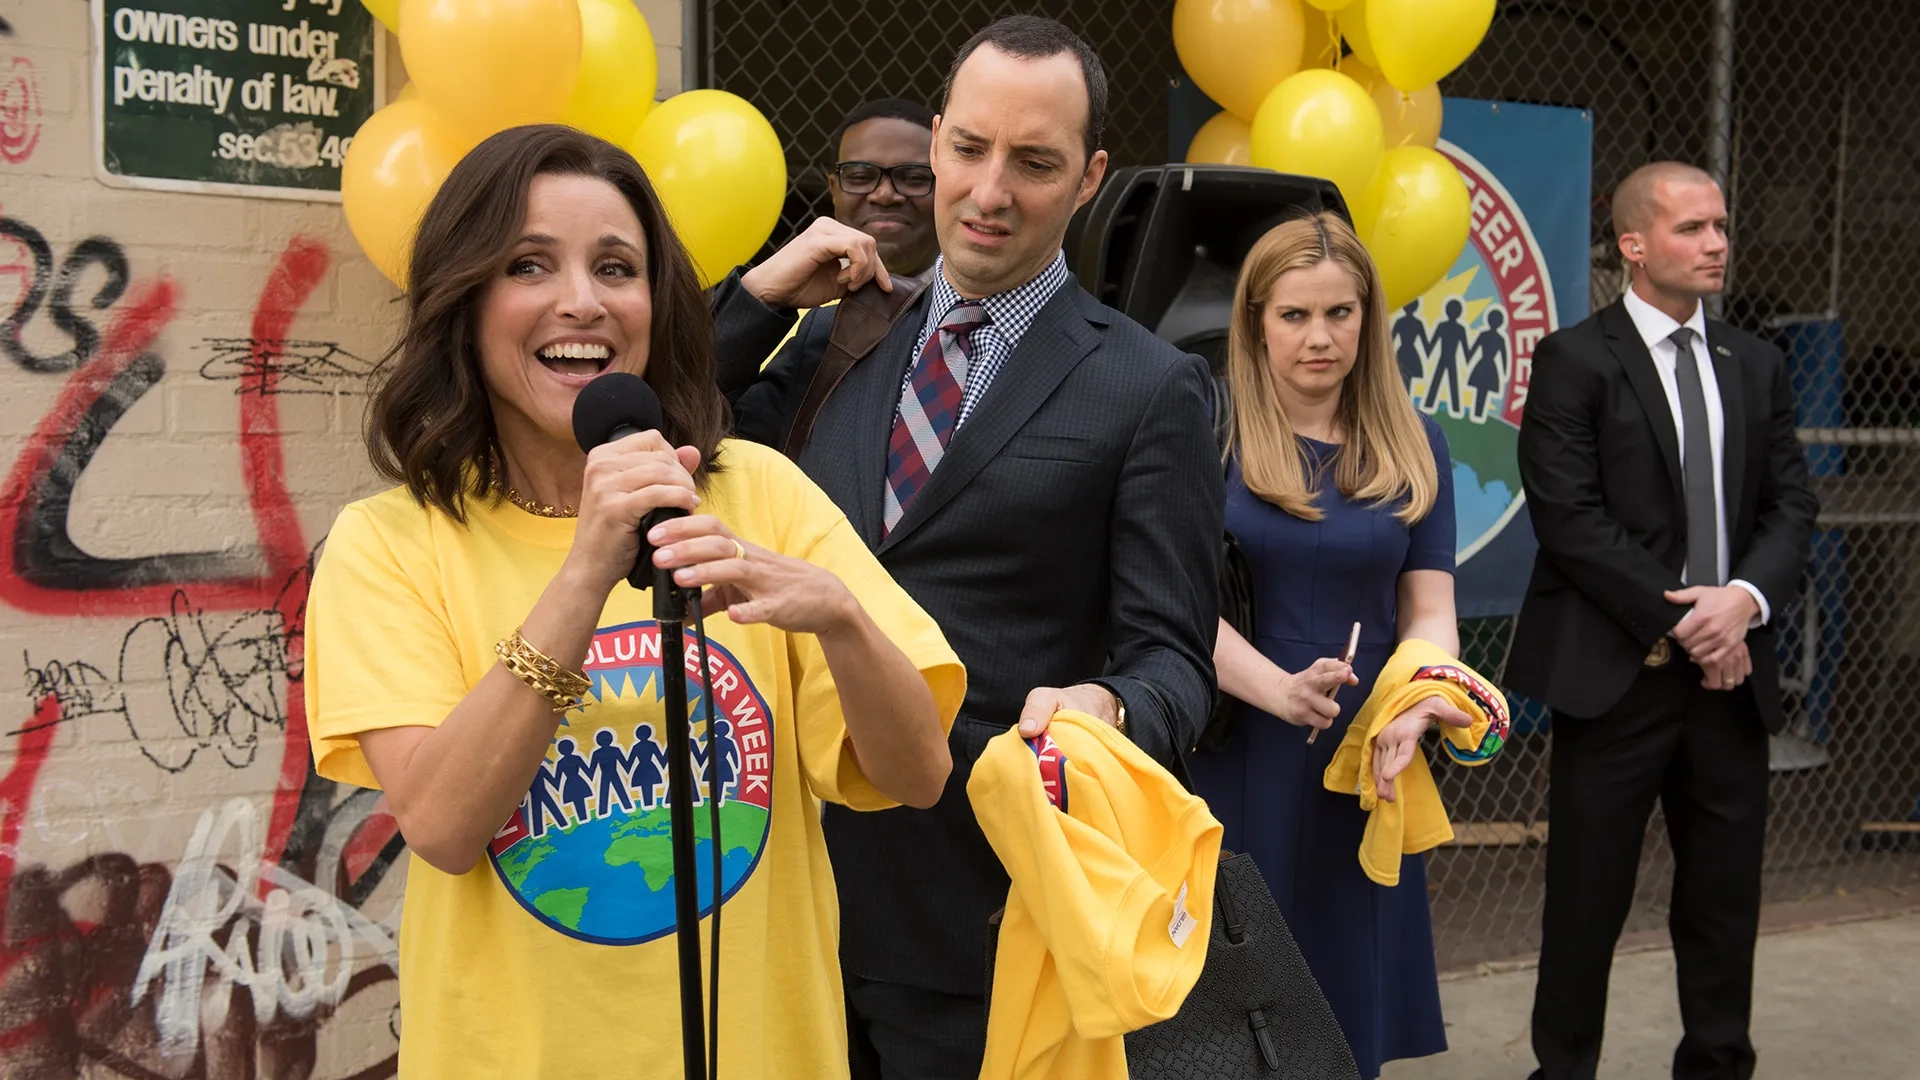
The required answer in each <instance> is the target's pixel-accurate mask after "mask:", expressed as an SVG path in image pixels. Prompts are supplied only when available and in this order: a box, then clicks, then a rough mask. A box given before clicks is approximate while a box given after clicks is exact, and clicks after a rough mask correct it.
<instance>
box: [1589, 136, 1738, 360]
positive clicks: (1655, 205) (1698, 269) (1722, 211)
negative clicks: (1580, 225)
mask: <svg viewBox="0 0 1920 1080" xmlns="http://www.w3.org/2000/svg"><path fill="white" fill-rule="evenodd" d="M1613 225H1614V231H1615V232H1616V233H1617V234H1618V236H1619V244H1620V257H1621V258H1623V259H1625V260H1626V261H1627V265H1628V266H1629V267H1631V268H1632V271H1633V277H1634V282H1633V288H1634V291H1635V292H1636V293H1638V294H1639V296H1640V298H1641V299H1642V300H1645V301H1646V302H1647V303H1649V304H1652V305H1653V306H1654V307H1656V308H1659V309H1660V310H1661V311H1663V312H1665V313H1666V314H1668V315H1671V316H1672V317H1673V318H1674V321H1676V322H1679V321H1682V320H1684V319H1685V318H1686V317H1687V315H1688V314H1689V313H1691V312H1692V311H1693V309H1694V308H1695V307H1696V306H1698V305H1699V302H1700V298H1701V297H1704V296H1711V295H1713V294H1715V293H1718V292H1719V291H1720V290H1721V289H1723V288H1725V287H1726V283H1727V201H1726V199H1725V197H1724V196H1722V195H1721V193H1720V185H1719V184H1716V183H1714V181H1713V177H1711V176H1708V175H1707V173H1706V171H1705V170H1703V169H1699V168H1696V167H1694V166H1692V165H1686V164H1683V163H1681V162H1678V161H1656V162H1654V163H1653V164H1651V165H1642V166H1641V167H1640V168H1638V169H1635V170H1634V171H1633V172H1632V173H1631V174H1629V175H1628V176H1627V178H1626V179H1625V180H1622V181H1621V182H1620V186H1619V187H1618V188H1616V189H1614V193H1613Z"/></svg>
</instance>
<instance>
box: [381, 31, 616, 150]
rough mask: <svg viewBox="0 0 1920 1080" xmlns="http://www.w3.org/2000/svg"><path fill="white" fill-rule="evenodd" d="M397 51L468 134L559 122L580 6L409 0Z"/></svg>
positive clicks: (576, 46) (575, 66) (425, 92)
mask: <svg viewBox="0 0 1920 1080" xmlns="http://www.w3.org/2000/svg"><path fill="white" fill-rule="evenodd" d="M400 52H401V55H402V57H403V58H404V59H405V60H406V64H407V74H408V75H410V76H412V78H413V81H414V82H416V83H418V84H419V86H420V96H421V97H423V98H425V99H426V100H428V101H430V102H432V103H433V105H434V107H435V108H436V109H438V110H439V111H440V114H441V115H443V116H445V117H446V118H447V121H448V123H449V124H451V125H452V126H453V127H454V128H456V129H459V133H460V134H461V135H463V136H465V137H466V138H469V139H472V140H473V141H476V142H477V141H479V140H480V139H482V138H485V137H486V136H488V135H491V134H493V133H494V132H496V131H500V130H502V129H505V128H510V127H515V126H517V125H520V124H537V123H543V122H551V121H556V120H558V119H560V114H561V112H562V110H564V109H565V108H566V105H567V101H568V99H569V98H570V97H572V96H573V84H574V81H575V77H576V76H577V74H578V73H579V70H580V3H579V0H406V3H404V4H402V5H401V6H400ZM649 62H651V58H649Z"/></svg>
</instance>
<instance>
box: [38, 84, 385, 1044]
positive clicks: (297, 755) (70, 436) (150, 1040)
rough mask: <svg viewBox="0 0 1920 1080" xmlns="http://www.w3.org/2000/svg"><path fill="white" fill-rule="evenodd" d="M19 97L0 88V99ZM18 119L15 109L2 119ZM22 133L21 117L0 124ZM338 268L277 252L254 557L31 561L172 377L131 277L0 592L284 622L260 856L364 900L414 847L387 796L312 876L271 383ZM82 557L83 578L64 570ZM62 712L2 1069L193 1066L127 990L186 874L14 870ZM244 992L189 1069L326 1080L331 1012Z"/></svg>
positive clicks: (301, 545)
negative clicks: (30, 859)
mask: <svg viewBox="0 0 1920 1080" xmlns="http://www.w3.org/2000/svg"><path fill="white" fill-rule="evenodd" d="M3 76H4V72H3V71H0V77H3ZM11 100H12V99H10V98H6V97H4V96H0V105H5V104H6V103H8V102H10V101H11ZM36 108H37V105H36ZM11 115H12V114H11V113H0V122H4V121H6V120H7V119H8V118H9V117H10V116H11ZM36 115H37V114H36ZM7 132H10V129H0V133H7ZM36 137H37V133H36ZM30 149H31V148H30V147H29V152H30ZM330 263H331V256H330V253H329V252H328V250H327V248H326V246H325V245H324V244H323V243H322V242H320V241H318V240H316V239H313V238H310V237H296V238H295V239H294V240H293V241H292V242H291V243H290V244H289V245H288V247H287V249H286V250H285V251H284V252H282V253H281V255H280V257H279V259H278V260H277V261H276V263H275V265H274V267H273V269H272V271H271V272H270V273H269V275H268V277H267V280H266V283H265V285H264V286H263V288H262V291H261V295H260V298H259V301H258V303H257V304H256V305H255V308H254V312H253V318H252V323H251V339H252V341H253V343H254V344H253V346H252V348H253V350H254V353H255V355H254V356H253V358H252V360H253V362H251V363H249V364H248V365H247V372H246V374H244V375H243V377H242V383H241V388H242V389H241V392H240V393H238V394H236V395H235V400H236V401H237V402H238V410H239V431H240V435H239V450H240V465H241V472H242V476H243V478H244V480H245V484H246V489H247V492H248V496H249V502H250V505H251V509H252V514H253V519H254V523H255V529H256V531H257V533H258V536H259V552H258V555H257V556H255V557H253V558H254V560H255V562H254V564H249V565H251V569H248V570H245V571H242V572H235V571H233V570H230V569H228V570H224V572H222V570H223V568H224V567H228V566H231V565H232V564H231V563H230V562H229V563H225V564H222V563H216V562H215V561H214V560H212V559H203V560H201V561H200V562H197V563H196V562H194V561H193V560H192V558H191V557H189V558H187V559H178V558H172V559H170V558H167V557H160V558H150V559H146V560H144V561H141V560H123V562H137V563H139V565H138V566H137V567H135V568H134V569H133V570H128V569H127V568H126V567H124V566H111V565H105V564H108V563H112V562H113V560H97V559H92V557H90V556H88V555H86V553H85V552H80V551H76V550H71V549H73V548H74V545H72V544H71V542H70V541H68V542H67V543H66V549H67V550H62V551H56V552H55V555H56V556H57V557H58V558H60V559H65V560H67V561H65V562H54V563H47V564H46V565H50V566H52V568H53V569H52V571H51V572H49V571H48V570H47V569H46V566H44V565H43V566H40V567H36V566H34V565H33V564H32V563H31V557H39V558H41V559H42V561H43V563H45V562H46V558H47V556H45V555H44V554H41V555H39V556H32V555H31V544H30V543H29V541H32V542H35V543H41V542H43V541H44V540H45V538H46V537H47V536H48V535H50V534H49V531H48V525H47V522H48V521H49V520H52V521H53V522H54V524H57V525H58V531H57V536H56V539H58V540H61V541H66V540H67V538H66V534H65V532H64V517H65V514H66V510H67V504H66V500H67V498H68V497H69V495H70V492H71V488H72V482H73V480H74V478H75V476H76V475H77V474H78V472H80V471H81V470H84V468H85V467H86V464H87V462H88V460H90V458H91V455H92V453H93V450H94V449H95V448H97V446H98V444H99V443H100V441H101V440H102V439H104V438H105V437H106V436H107V435H108V433H109V431H110V429H111V426H112V424H113V423H114V421H116V420H117V419H118V418H119V416H120V415H122V414H123V413H124V412H125V411H126V408H127V407H128V406H129V405H130V404H131V403H132V402H133V401H134V400H137V399H138V397H139V396H140V395H142V394H144V393H145V392H146V391H147V390H149V389H151V388H152V387H153V386H154V385H155V384H156V383H157V382H158V380H159V378H160V377H161V375H162V374H163V373H164V370H165V365H164V362H163V361H161V360H160V359H159V356H158V353H157V351H156V349H155V343H156V341H157V340H158V338H159V337H160V335H161V333H162V331H163V330H164V329H165V328H166V327H167V326H168V324H169V323H170V322H171V321H172V319H173V318H174V316H175V314H176V313H177V311H178V308H179V306H180V292H181V289H180V287H179V286H178V285H177V284H176V283H175V282H174V281H172V280H171V279H169V278H167V277H165V276H161V277H159V278H157V279H155V280H151V281H148V282H144V283H140V284H137V285H135V286H134V287H133V288H132V289H130V290H128V292H127V294H126V295H127V299H126V303H124V304H122V305H119V306H118V307H117V308H116V310H115V314H114V317H113V318H112V320H111V322H110V323H109V324H108V325H107V326H106V328H105V331H104V333H102V334H101V335H100V336H99V340H98V347H97V348H96V349H93V350H92V351H91V352H90V353H89V352H88V351H87V350H86V349H85V348H84V347H82V346H81V345H80V343H79V341H78V338H76V355H80V356H84V357H85V361H84V363H81V364H80V366H78V367H77V368H75V369H74V370H73V371H72V373H71V374H70V375H68V376H67V378H66V382H65V385H64V386H63V387H62V389H61V392H60V394H59V395H58V397H57V399H56V400H55V402H54V404H53V405H52V406H51V407H50V408H49V409H48V411H47V413H46V415H45V416H44V417H43V418H42V420H41V421H40V423H39V424H38V425H37V426H36V428H35V430H34V431H33V432H32V434H31V435H30V436H29V438H28V439H27V443H26V446H25V447H24V448H23V450H22V451H21V453H20V455H19V457H18V458H17V459H16V461H15V462H14V464H13V467H12V469H11V470H10V471H9V473H8V476H7V480H6V487H5V490H4V493H0V602H4V603H6V604H9V605H11V606H13V607H15V608H17V609H20V610H23V611H27V612H32V613H36V614H43V615H55V616H60V615H66V616H98V615H109V614H120V615H133V616H141V617H148V616H169V617H179V615H180V608H181V606H182V605H185V604H186V603H187V598H186V594H185V593H184V592H183V591H182V590H183V588H184V587H186V586H189V585H190V586H191V608H192V613H193V615H194V616H195V617H198V616H200V615H204V614H206V613H210V612H253V613H255V614H256V617H257V616H258V614H259V613H262V612H265V613H270V614H271V615H273V616H277V620H278V621H279V622H280V623H282V624H283V625H284V627H285V634H284V637H276V638H273V639H271V640H272V641H273V644H272V646H271V647H272V648H275V649H281V648H284V650H285V664H284V671H283V672H282V675H283V677H287V683H286V685H287V698H288V700H287V701H286V703H285V706H286V707H285V713H284V715H285V718H286V725H285V732H284V745H283V748H282V758H281V762H280V768H279V770H278V777H277V782H276V785H275V791H274V793H273V799H272V811H271V816H270V818H269V820H268V825H267V829H266V833H267V836H266V843H265V845H264V855H265V862H277V863H278V864H279V865H280V868H281V869H280V870H278V871H275V872H276V873H282V874H284V873H287V872H291V873H293V874H295V875H299V876H304V877H305V878H306V879H308V880H314V881H315V882H316V883H317V884H319V885H321V887H322V888H327V887H331V888H332V889H333V892H334V894H335V895H336V896H338V897H340V898H341V899H342V900H343V901H344V902H346V903H349V904H351V905H353V906H355V907H357V906H358V905H359V904H360V903H361V902H362V901H363V900H364V899H365V897H366V895H367V894H368V893H369V892H371V890H372V889H373V888H374V887H375V886H376V885H377V884H378V882H379V881H380V879H381V878H382V876H383V875H384V873H385V870H386V868H387V867H388V866H390V865H391V864H392V862H393V860H394V858H395V857H397V855H398V854H399V851H400V850H401V847H402V845H403V844H404V841H403V840H401V838H400V837H399V834H398V829H397V826H396V824H395V822H394V820H393V818H392V817H391V815H389V814H387V813H386V812H384V811H383V810H381V809H379V808H378V806H377V805H376V806H374V808H373V809H372V810H371V811H370V812H367V811H365V807H366V806H367V805H368V804H367V803H365V802H363V803H361V804H360V805H361V807H362V812H366V818H365V820H364V821H360V822H358V823H357V824H355V825H353V826H352V827H351V829H350V830H349V831H348V832H347V834H346V837H345V843H344V846H343V848H342V850H341V854H340V860H339V865H338V866H336V867H328V868H325V869H326V870H327V871H329V872H331V873H332V874H333V876H334V880H332V881H323V880H320V879H319V878H320V875H319V874H318V873H317V872H316V871H319V870H320V869H322V868H320V867H319V866H318V865H317V864H318V857H317V856H318V848H319V841H320V836H321V834H322V833H324V832H325V831H326V830H328V829H329V828H331V827H332V825H331V824H330V823H331V822H333V821H336V820H339V819H338V818H336V817H334V816H333V815H334V814H336V813H337V811H338V809H339V808H338V807H337V806H336V803H337V802H338V800H337V799H336V797H335V794H334V791H335V789H334V785H332V784H331V783H330V782H327V781H324V780H321V779H319V778H318V777H317V776H315V775H314V774H313V772H312V767H311V762H310V756H309V752H308V747H307V732H306V721H305V713H304V707H303V700H302V695H301V692H300V686H299V683H298V678H299V672H300V671H301V660H302V657H301V656H300V651H301V648H302V634H301V631H302V626H301V623H302V621H303V620H304V615H305V605H306V594H307V581H308V573H309V571H310V566H309V559H310V546H309V544H308V541H307V540H306V538H305V536H304V535H303V533H302V530H301V528H300V523H299V518H298V516H297V515H296V513H295V510H294V505H293V500H292V497H291V495H290V493H289V491H288V489H287V482H286V466H285V458H284V455H283V450H282V445H281V435H280V419H279V412H278V404H277V402H278V397H277V395H276V393H275V389H276V384H277V382H278V380H279V378H280V372H279V365H277V364H275V363H273V362H272V361H273V359H274V357H273V356H271V355H268V354H269V353H272V352H273V350H275V349H277V348H279V347H280V346H281V345H282V344H283V343H284V342H285V341H286V339H287V338H288V337H289V331H290V330H291V328H292V326H293V323H294V320H295V319H296V317H297V316H298V314H299V312H300V310H301V309H302V307H303V306H304V305H305V304H306V302H307V300H308V299H309V298H310V297H311V296H312V294H313V292H314V290H315V289H316V288H317V287H318V286H319V285H320V283H321V282H322V281H323V280H324V279H325V276H326V273H327V270H328V268H329V266H330ZM123 280H124V279H123ZM97 306H105V305H104V304H101V305H97ZM36 523H38V526H37V527H38V531H35V528H36ZM43 546H45V545H44V544H43ZM58 546H59V545H57V544H56V545H54V547H58ZM208 567H213V568H214V572H209V571H208ZM72 568H79V570H80V571H82V572H80V573H73V574H68V575H67V576H65V577H63V576H62V572H63V571H65V570H69V569H72ZM289 673H290V677H289ZM63 722H64V723H72V722H75V721H74V720H73V719H72V718H71V717H64V716H63V715H62V706H61V701H60V699H59V698H58V697H56V696H54V695H51V694H49V695H48V696H47V697H45V698H44V699H42V700H41V702H40V703H39V706H38V708H37V709H36V711H35V713H34V715H33V717H32V719H31V720H30V721H29V722H28V723H27V724H25V725H23V726H22V727H21V728H20V729H19V731H17V732H15V733H14V734H15V735H17V736H18V739H17V742H15V743H14V744H13V746H12V747H11V749H13V750H14V751H15V754H14V760H13V763H12V766H11V768H10V769H9V771H8V772H7V774H6V775H5V777H3V778H0V919H4V921H3V922H0V1075H6V1076H23V1077H52V1076H71V1075H76V1074H77V1073H78V1072H79V1071H81V1070H82V1069H84V1068H86V1067H87V1063H89V1062H91V1063H96V1064H97V1065H99V1066H104V1067H105V1068H106V1069H108V1070H111V1071H113V1072H115V1073H117V1074H120V1075H125V1076H129V1077H142V1078H144V1077H158V1076H162V1075H166V1076H180V1075H182V1074H181V1073H180V1072H179V1069H180V1067H181V1063H179V1062H177V1061H173V1060H163V1059H162V1057H161V1056H156V1054H157V1051H156V1047H157V1046H159V1045H160V1042H161V1040H160V1035H159V1032H158V1030H157V1028H156V1026H155V1014H154V1004H153V999H152V997H151V996H149V997H148V998H147V999H146V1000H144V1001H137V1000H136V999H135V997H134V996H133V995H131V994H130V993H129V989H130V988H131V987H133V986H134V985H135V984H136V980H137V979H138V978H139V976H138V975H137V974H136V973H137V972H138V971H139V970H140V968H141V965H142V959H143V956H144V955H145V954H146V952H147V951H148V948H149V944H150V942H153V941H155V940H156V937H155V934H156V928H157V927H158V926H159V925H160V920H161V919H162V916H163V911H164V906H165V903H166V900H167V897H168V896H169V892H170V890H171V889H172V888H173V886H174V876H173V871H171V870H170V869H169V868H168V867H167V866H166V865H163V864H159V863H144V864H143V863H139V862H137V861H136V860H134V859H133V858H131V857H130V856H127V855H122V854H105V855H89V856H87V857H86V858H83V859H81V860H80V861H79V862H76V863H74V864H72V865H70V866H68V867H66V868H65V869H61V870H56V869H53V868H51V867H46V866H39V865H35V866H21V865H18V858H19V855H18V843H19V839H20V836H21V831H22V826H23V823H24V822H25V820H26V817H27V814H28V812H29V811H30V810H31V808H32V800H33V798H34V788H35V784H36V782H37V780H38V777H39V773H40V770H41V766H42V765H43V764H44V763H45V760H46V758H47V754H48V750H49V748H50V746H51V745H52V741H53V736H54V733H55V731H56V729H57V728H58V726H59V725H61V724H62V723H63ZM365 794H366V796H367V797H368V799H370V798H371V793H365ZM348 801H349V802H351V801H352V800H351V799H350V800H348ZM256 850H258V849H256ZM257 888H258V889H259V891H260V893H261V894H262V896H263V897H264V895H265V894H266V893H267V892H268V891H269V890H268V886H267V884H266V879H265V878H264V877H263V878H261V879H260V880H259V882H258V883H257ZM83 896H84V897H86V898H87V900H86V901H85V903H84V905H83V906H84V908H85V910H86V911H87V914H86V915H85V916H84V917H82V916H81V915H78V914H72V913H70V912H69V910H68V909H69V905H71V904H72V903H74V900H73V899H71V898H73V897H83ZM96 909H98V910H96ZM212 933H213V934H214V944H215V945H216V946H217V947H218V949H221V950H226V949H229V948H237V949H239V950H241V952H242V953H243V954H246V955H259V950H260V945H259V941H258V936H259V934H261V933H262V929H261V927H260V926H259V925H253V924H249V923H248V922H246V921H245V920H242V919H236V920H234V921H232V922H230V923H228V924H226V925H224V926H222V927H220V928H217V929H216V930H214V931H212ZM243 936H244V937H245V938H246V940H245V941H244V942H243V941H241V940H240V939H241V938H242V937H243ZM393 977H394V973H393V971H392V969H391V968H389V967H386V966H384V965H380V966H374V967H370V968H366V969H363V970H360V971H358V972H356V973H355V974H354V975H353V976H352V979H351V982H350V984H349V985H348V988H347V991H346V996H347V997H349V998H351V997H353V996H354V995H355V994H358V993H359V992H360V991H362V990H364V989H367V988H369V987H372V986H374V985H377V984H380V983H382V982H385V981H388V980H391V979H392V978H393ZM140 985H142V986H145V985H146V984H145V983H144V982H143V983H141V984H140ZM233 992H234V994H235V995H236V997H235V999H234V1005H233V1007H232V1008H231V1009H229V1010H228V1013H227V1019H226V1022H225V1023H224V1024H223V1025H220V1026H217V1027H210V1028H209V1030H208V1031H207V1032H206V1035H205V1038H204V1041H203V1043H202V1044H201V1046H200V1048H199V1049H198V1051H197V1052H196V1053H195V1056H194V1057H193V1059H192V1060H191V1062H190V1063H187V1064H186V1068H187V1072H186V1073H185V1074H184V1075H185V1076H186V1077H192V1078H207V1080H214V1078H221V1080H224V1078H226V1077H242V1076H244V1077H306V1076H311V1075H312V1073H313V1069H314V1064H315V1053H316V1039H317V1035H318V1031H319V1028H320V1025H321V1024H322V1023H323V1022H324V1021H325V1019H326V1017H327V1015H328V1014H329V1013H330V1011H331V1010H330V1009H326V1008H323V1009H321V1010H320V1011H319V1012H316V1013H313V1014H311V1015H307V1016H305V1017H304V1018H299V1019H295V1018H292V1017H287V1016H281V1015H276V1016H275V1017H274V1018H273V1019H271V1020H270V1021H268V1022H265V1023H257V1022H256V1020H255V1016H254V1009H253V1008H252V1006H251V1005H250V1004H248V1003H247V1002H245V1001H243V1000H241V997H240V996H239V995H240V994H241V991H240V990H239V989H235V990H234V991H233ZM395 1067H396V1059H395V1058H394V1057H391V1056H389V1057H387V1058H386V1059H385V1060H380V1061H375V1062H373V1063H371V1064H369V1065H366V1066H365V1067H363V1068H361V1069H359V1071H357V1072H355V1073H354V1080H371V1078H376V1077H388V1076H392V1075H393V1074H394V1070H395Z"/></svg>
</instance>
